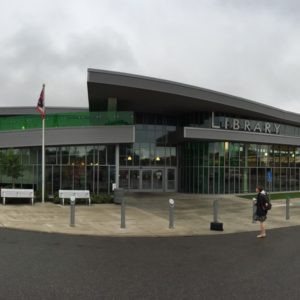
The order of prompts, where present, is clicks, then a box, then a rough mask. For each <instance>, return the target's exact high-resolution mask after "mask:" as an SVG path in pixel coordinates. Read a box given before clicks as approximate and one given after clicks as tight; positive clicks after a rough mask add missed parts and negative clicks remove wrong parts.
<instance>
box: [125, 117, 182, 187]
mask: <svg viewBox="0 0 300 300" xmlns="http://www.w3.org/2000/svg"><path fill="white" fill-rule="evenodd" d="M135 122H136V125H135V129H136V131H135V132H136V142H135V143H134V144H123V145H120V177H119V182H120V187H122V188H124V189H126V190H130V191H176V190H177V185H176V176H177V168H176V167H177V148H176V144H175V143H174V141H173V138H172V136H173V135H174V133H175V132H176V125H175V124H176V123H174V120H173V119H172V118H169V117H166V116H161V115H157V114H141V113H140V114H136V115H135Z"/></svg>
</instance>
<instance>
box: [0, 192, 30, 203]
mask: <svg viewBox="0 0 300 300" xmlns="http://www.w3.org/2000/svg"><path fill="white" fill-rule="evenodd" d="M1 197H2V201H3V202H2V203H3V205H5V202H6V198H31V204H32V205H33V201H34V200H33V199H34V190H33V189H1Z"/></svg>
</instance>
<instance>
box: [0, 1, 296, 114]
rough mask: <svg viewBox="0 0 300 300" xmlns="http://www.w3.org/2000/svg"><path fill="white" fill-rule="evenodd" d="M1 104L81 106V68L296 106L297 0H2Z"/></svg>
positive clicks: (84, 73) (84, 87) (83, 78)
mask: <svg viewBox="0 0 300 300" xmlns="http://www.w3.org/2000/svg"><path fill="white" fill-rule="evenodd" d="M0 12H1V18H0V82H1V88H0V107H1V106H35V105H36V102H37V99H38V96H39V93H40V90H41V87H42V84H43V83H45V84H46V106H77V107H87V106H88V100H87V84H86V82H87V68H95V69H105V70H113V71H119V72H127V73H133V74H138V75H145V76H150V77H157V78H162V79H167V80H172V81H177V82H181V83H186V84H190V85H195V86H199V87H203V88H208V89H212V90H216V91H220V92H225V93H229V94H232V95H236V96H240V97H243V98H247V99H250V100H254V101H258V102H261V103H265V104H269V105H272V106H275V107H278V108H281V109H285V110H289V111H294V112H297V113H300V101H299V99H300V83H299V79H300V1H298V0H107V1H106V0H81V1H79V0H64V1H62V0H26V1H24V0H1V1H0Z"/></svg>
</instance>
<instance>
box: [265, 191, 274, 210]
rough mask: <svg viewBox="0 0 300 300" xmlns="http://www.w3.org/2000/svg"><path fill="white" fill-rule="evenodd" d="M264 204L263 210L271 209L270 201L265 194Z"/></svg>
mask: <svg viewBox="0 0 300 300" xmlns="http://www.w3.org/2000/svg"><path fill="white" fill-rule="evenodd" d="M264 198H265V203H264V206H263V209H264V210H270V209H271V208H272V203H271V201H270V198H269V195H268V194H267V193H265V194H264Z"/></svg>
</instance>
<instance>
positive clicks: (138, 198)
mask: <svg viewBox="0 0 300 300" xmlns="http://www.w3.org/2000/svg"><path fill="white" fill-rule="evenodd" d="M217 197H218V199H219V204H220V208H219V221H220V222H222V223H223V227H224V231H223V232H217V231H211V230H210V222H212V221H213V214H212V211H213V209H212V205H213V201H214V200H215V199H216V198H217ZM170 198H172V199H174V200H175V228H174V229H169V207H168V200H169V199H170ZM126 201H127V205H126V228H125V229H121V228H120V208H121V206H120V205H117V204H93V205H91V206H86V205H77V206H76V217H75V227H71V226H70V206H69V205H65V206H62V205H57V204H53V203H49V202H46V203H45V204H41V203H36V204H35V205H33V206H31V205H29V204H24V205H12V204H7V205H5V206H4V205H0V230H1V227H5V228H16V229H24V230H34V231H42V232H50V233H51V232H56V233H68V234H84V235H85V234H86V235H99V236H185V235H216V234H226V233H235V232H247V231H258V227H259V226H258V224H257V223H254V224H253V223H252V219H251V217H252V201H251V200H246V199H240V198H237V197H235V196H233V195H222V196H206V195H195V194H192V195H191V194H180V193H165V194H154V193H137V194H129V195H127V196H126ZM266 224H267V229H271V228H279V227H287V226H294V225H300V199H292V201H291V210H290V220H286V219H285V202H284V201H281V200H276V201H273V207H272V210H271V211H270V213H269V216H268V220H267V223H266Z"/></svg>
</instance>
